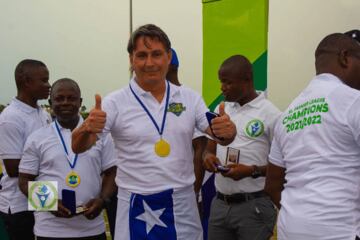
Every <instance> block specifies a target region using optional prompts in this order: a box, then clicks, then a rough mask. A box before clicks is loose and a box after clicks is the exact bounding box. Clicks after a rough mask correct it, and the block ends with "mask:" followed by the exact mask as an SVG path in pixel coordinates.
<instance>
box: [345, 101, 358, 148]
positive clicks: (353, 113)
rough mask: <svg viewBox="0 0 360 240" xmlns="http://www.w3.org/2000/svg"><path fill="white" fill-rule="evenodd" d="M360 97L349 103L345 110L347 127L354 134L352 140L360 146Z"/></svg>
mask: <svg viewBox="0 0 360 240" xmlns="http://www.w3.org/2000/svg"><path fill="white" fill-rule="evenodd" d="M359 105H360V97H359V98H358V99H356V101H355V102H354V103H353V104H352V105H351V107H350V108H349V110H348V112H347V114H346V115H347V117H348V118H347V121H348V124H349V128H350V130H351V132H352V134H353V136H354V140H355V142H356V144H357V145H358V146H360V121H359V120H360V111H359V109H358V108H359Z"/></svg>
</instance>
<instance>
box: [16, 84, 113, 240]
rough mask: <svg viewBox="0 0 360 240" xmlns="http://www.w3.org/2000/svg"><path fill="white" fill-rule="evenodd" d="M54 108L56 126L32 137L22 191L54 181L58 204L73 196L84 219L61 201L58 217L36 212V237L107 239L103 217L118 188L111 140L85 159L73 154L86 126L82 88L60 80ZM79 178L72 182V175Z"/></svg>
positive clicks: (48, 239) (22, 167) (21, 169)
mask: <svg viewBox="0 0 360 240" xmlns="http://www.w3.org/2000/svg"><path fill="white" fill-rule="evenodd" d="M49 102H50V106H51V109H52V111H53V113H54V116H55V121H54V122H53V123H52V124H50V125H48V126H46V127H43V128H41V129H39V130H37V131H35V132H34V133H33V134H31V135H30V136H29V138H28V140H27V141H26V144H25V147H24V154H23V157H22V158H21V162H20V166H19V172H20V173H19V186H20V189H21V191H22V192H23V193H24V194H25V196H27V195H28V182H29V181H35V180H36V181H56V182H57V183H58V193H59V199H63V198H64V196H63V195H62V191H63V189H66V190H70V191H71V192H74V194H75V198H76V206H81V207H84V208H85V211H84V212H83V213H81V214H76V215H74V213H71V212H70V209H68V208H66V207H65V206H64V205H63V204H62V201H59V203H58V211H56V212H51V213H50V212H35V213H34V215H35V227H34V233H35V235H36V236H37V239H38V240H51V239H79V240H80V239H92V240H106V235H105V224H104V218H103V216H102V215H101V214H100V213H101V211H102V209H103V207H104V205H105V203H106V202H107V201H108V199H109V197H110V196H111V195H112V193H113V192H114V191H115V189H116V184H115V175H116V159H115V153H114V151H115V149H114V145H113V141H112V139H111V137H110V136H109V135H108V136H106V137H104V138H102V139H101V140H99V141H98V142H97V143H96V145H95V146H94V147H92V148H91V149H90V150H88V151H86V152H84V153H82V154H73V153H72V151H71V131H72V130H73V129H74V128H75V127H76V126H78V125H80V124H81V123H82V118H81V117H80V115H79V109H80V107H81V102H82V99H81V94H80V88H79V86H78V85H77V83H76V82H75V81H73V80H71V79H68V78H64V79H60V80H58V81H56V82H55V83H54V84H53V86H52V89H51V95H50V101H49ZM70 175H71V176H75V177H76V179H75V180H76V181H74V178H70V177H69V176H70Z"/></svg>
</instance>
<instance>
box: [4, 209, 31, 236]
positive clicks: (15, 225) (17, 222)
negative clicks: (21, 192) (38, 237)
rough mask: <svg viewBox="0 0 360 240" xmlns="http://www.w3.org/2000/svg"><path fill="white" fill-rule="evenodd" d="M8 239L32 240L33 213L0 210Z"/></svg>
mask: <svg viewBox="0 0 360 240" xmlns="http://www.w3.org/2000/svg"><path fill="white" fill-rule="evenodd" d="M0 216H1V218H2V219H3V222H4V225H5V229H6V232H7V234H8V236H9V238H10V240H34V239H35V236H34V232H33V228H34V214H33V213H32V212H28V211H24V212H18V213H11V212H10V210H9V213H8V214H6V213H3V212H0Z"/></svg>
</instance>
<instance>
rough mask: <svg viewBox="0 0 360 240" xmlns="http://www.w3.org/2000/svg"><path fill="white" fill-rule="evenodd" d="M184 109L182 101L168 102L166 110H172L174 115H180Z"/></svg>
mask: <svg viewBox="0 0 360 240" xmlns="http://www.w3.org/2000/svg"><path fill="white" fill-rule="evenodd" d="M185 110H186V107H185V106H183V104H182V103H170V104H169V108H168V112H172V113H173V114H175V115H176V116H180V115H181V113H182V112H183V111H185Z"/></svg>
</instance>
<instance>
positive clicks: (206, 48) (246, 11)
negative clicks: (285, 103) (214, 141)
mask: <svg viewBox="0 0 360 240" xmlns="http://www.w3.org/2000/svg"><path fill="white" fill-rule="evenodd" d="M267 23H268V0H251V1H243V0H203V52H204V53H203V83H202V84H203V85H202V89H203V91H202V94H203V96H204V99H205V102H206V104H207V105H208V106H209V107H210V109H213V108H214V107H215V106H216V105H217V104H218V103H219V102H220V101H221V100H222V96H221V92H220V81H219V80H218V75H217V71H218V69H219V66H220V65H221V63H222V62H223V61H224V60H225V59H226V58H228V57H230V56H232V55H235V54H241V55H244V56H246V57H247V58H248V59H249V60H250V61H251V62H252V63H253V68H254V81H255V88H256V89H257V90H262V91H263V90H266V87H267V26H268V24H267Z"/></svg>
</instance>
